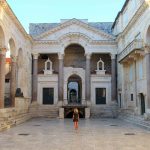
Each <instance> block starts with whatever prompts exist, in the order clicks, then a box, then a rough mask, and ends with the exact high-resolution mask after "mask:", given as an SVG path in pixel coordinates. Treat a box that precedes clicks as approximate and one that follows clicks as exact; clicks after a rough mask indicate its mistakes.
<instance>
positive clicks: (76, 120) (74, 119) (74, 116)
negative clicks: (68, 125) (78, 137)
mask: <svg viewBox="0 0 150 150" xmlns="http://www.w3.org/2000/svg"><path fill="white" fill-rule="evenodd" d="M73 122H74V128H75V129H78V122H79V111H78V109H77V108H75V109H74V112H73Z"/></svg>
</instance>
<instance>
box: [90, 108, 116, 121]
mask: <svg viewBox="0 0 150 150" xmlns="http://www.w3.org/2000/svg"><path fill="white" fill-rule="evenodd" d="M117 114H118V112H117V107H116V106H92V107H91V118H116V117H117Z"/></svg>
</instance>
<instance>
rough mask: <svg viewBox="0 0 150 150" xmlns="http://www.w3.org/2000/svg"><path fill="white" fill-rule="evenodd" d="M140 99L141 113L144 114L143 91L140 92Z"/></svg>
mask: <svg viewBox="0 0 150 150" xmlns="http://www.w3.org/2000/svg"><path fill="white" fill-rule="evenodd" d="M140 99H141V115H144V113H145V97H144V95H143V93H140Z"/></svg>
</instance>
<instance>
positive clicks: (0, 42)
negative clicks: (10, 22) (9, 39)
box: [0, 26, 5, 48]
mask: <svg viewBox="0 0 150 150" xmlns="http://www.w3.org/2000/svg"><path fill="white" fill-rule="evenodd" d="M4 46H5V34H4V30H3V28H2V27H1V26H0V47H2V48H3V47H4Z"/></svg>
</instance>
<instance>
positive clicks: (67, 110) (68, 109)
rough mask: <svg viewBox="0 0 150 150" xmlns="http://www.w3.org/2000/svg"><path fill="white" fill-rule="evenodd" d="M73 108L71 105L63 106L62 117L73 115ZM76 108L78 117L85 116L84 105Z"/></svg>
mask: <svg viewBox="0 0 150 150" xmlns="http://www.w3.org/2000/svg"><path fill="white" fill-rule="evenodd" d="M75 108H76V107H75ZM73 110H74V108H73V107H69V106H66V107H65V108H64V117H65V118H72V117H73ZM78 110H79V118H85V108H84V107H78Z"/></svg>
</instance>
